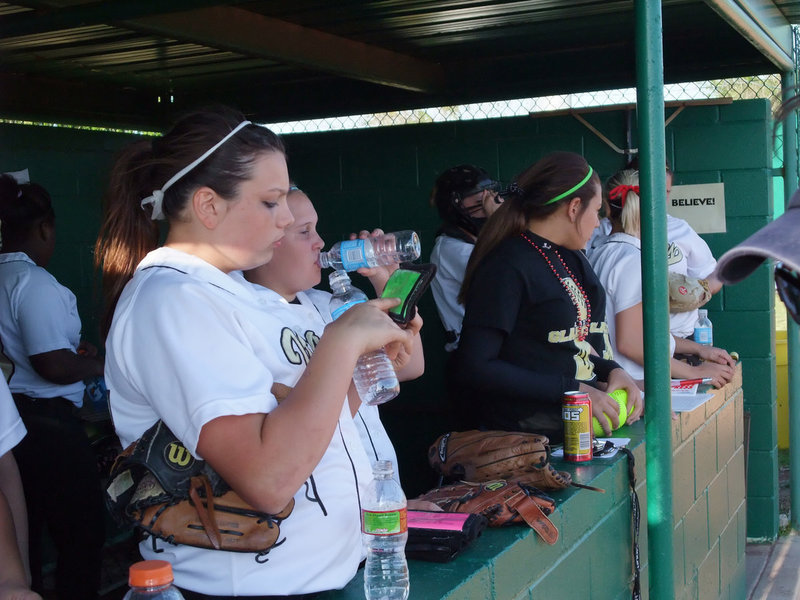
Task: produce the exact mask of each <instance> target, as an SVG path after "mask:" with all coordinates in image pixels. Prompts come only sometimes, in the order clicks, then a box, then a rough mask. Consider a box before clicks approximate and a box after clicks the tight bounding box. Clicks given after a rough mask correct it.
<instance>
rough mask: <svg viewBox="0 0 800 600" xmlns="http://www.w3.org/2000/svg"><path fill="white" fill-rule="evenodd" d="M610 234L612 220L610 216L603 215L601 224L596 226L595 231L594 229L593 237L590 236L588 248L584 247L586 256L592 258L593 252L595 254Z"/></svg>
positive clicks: (587, 243)
mask: <svg viewBox="0 0 800 600" xmlns="http://www.w3.org/2000/svg"><path fill="white" fill-rule="evenodd" d="M610 235H611V221H610V220H609V218H608V217H603V218H602V219H600V225H598V226H597V227H595V228H594V231H592V237H590V238H589V241H588V242H586V248H584V251H585V252H586V258H588V259H589V260H591V258H592V254H594V253H595V252H596V251H597V249H598V248H600V246H602V245H603V244H604V243H605V241H606V240H607V239H608V236H610Z"/></svg>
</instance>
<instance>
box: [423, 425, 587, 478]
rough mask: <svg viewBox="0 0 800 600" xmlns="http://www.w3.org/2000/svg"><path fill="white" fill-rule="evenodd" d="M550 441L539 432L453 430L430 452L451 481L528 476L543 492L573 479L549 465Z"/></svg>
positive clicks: (431, 460) (431, 459)
mask: <svg viewBox="0 0 800 600" xmlns="http://www.w3.org/2000/svg"><path fill="white" fill-rule="evenodd" d="M549 443H550V440H548V439H547V438H546V437H545V436H543V435H539V434H536V433H523V432H509V431H477V430H470V431H451V432H450V433H446V434H444V435H442V436H440V437H439V438H438V439H437V440H436V441H435V442H434V443H433V445H431V447H430V448H429V449H428V462H429V463H430V465H431V467H433V469H434V470H435V471H436V472H438V473H439V474H441V475H443V476H444V477H447V478H448V479H451V480H467V481H489V480H493V479H508V478H516V477H520V478H521V477H524V479H525V481H526V482H527V483H528V484H529V485H531V486H534V487H537V488H540V489H543V490H561V489H564V488H566V487H569V486H570V485H571V483H572V477H571V476H570V474H569V473H566V472H564V471H556V470H555V469H554V468H553V466H552V465H551V464H550V462H549V455H550V453H549V446H548V444H549Z"/></svg>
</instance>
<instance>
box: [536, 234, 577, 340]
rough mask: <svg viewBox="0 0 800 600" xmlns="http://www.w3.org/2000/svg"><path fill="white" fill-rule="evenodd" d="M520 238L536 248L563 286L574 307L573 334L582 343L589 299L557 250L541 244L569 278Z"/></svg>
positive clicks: (546, 257) (537, 246) (539, 249)
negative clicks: (551, 253)
mask: <svg viewBox="0 0 800 600" xmlns="http://www.w3.org/2000/svg"><path fill="white" fill-rule="evenodd" d="M522 237H523V239H524V240H525V241H526V242H528V243H529V244H530V245H531V246H533V247H534V248H536V250H537V251H538V252H539V254H541V255H542V258H543V259H544V260H545V262H546V263H547V266H548V267H550V270H551V271H552V272H553V275H555V277H556V279H558V280H559V281H560V282H561V285H562V286H564V289H565V290H566V292H567V295H568V296H569V299H570V300H571V301H572V304H573V305H574V306H575V334H576V336H577V337H578V340H580V341H581V342H582V341H583V340H585V339H586V336H587V335H589V325H590V324H591V322H592V305H591V303H590V302H589V297H588V296H587V295H586V292H585V291H583V286H582V285H581V284H580V282H579V281H578V278H577V277H575V276H574V275H573V274H572V271H571V270H570V268H569V267H568V266H567V263H565V262H564V259H563V258H561V254H560V253H559V252H558V250H556V249H555V248H553V247H552V246H551V245H550V244H548V243H547V242H545V243H544V244H543V246H544V247H545V248H546V249H547V250H552V251H553V254H555V255H556V258H558V261H559V262H560V263H561V266H562V267H563V268H564V270H565V271H566V272H567V275H569V277H561V275H559V274H558V270H557V269H556V267H555V265H554V264H553V263H552V262H551V261H550V258H549V257H548V256H547V254H545V251H544V250H543V249H542V248H540V247H539V245H538V244H537V243H536V242H534V241H533V240H532V239H531V238H529V237H528V236H527V235H526V234H525V233H523V234H522ZM570 281H571V282H572V283H573V285H570V283H569V282H570ZM576 289H577V291H576ZM578 292H580V295H581V296H582V298H583V302H581V298H579V297H578ZM584 313H585V314H584Z"/></svg>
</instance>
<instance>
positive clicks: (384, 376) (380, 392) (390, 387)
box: [328, 271, 400, 406]
mask: <svg viewBox="0 0 800 600" xmlns="http://www.w3.org/2000/svg"><path fill="white" fill-rule="evenodd" d="M328 281H329V283H330V286H331V291H332V292H333V296H331V303H330V309H331V316H332V317H333V318H334V319H336V318H338V317H339V316H340V315H341V314H342V313H344V311H346V310H347V309H348V308H350V307H351V306H353V305H354V304H358V303H359V302H366V301H367V295H366V294H365V293H364V292H362V291H361V290H360V289H358V288H357V287H355V286H354V285H353V284H352V283H351V282H350V277H349V276H348V275H347V273H345V272H344V271H334V272H333V273H331V274H330V275H329V276H328ZM353 383H355V386H356V390H357V391H358V395H359V396H361V401H362V402H364V403H365V404H369V405H372V406H374V405H376V404H383V403H384V402H388V401H389V400H391V399H392V398H394V397H395V396H397V394H399V393H400V382H399V381H398V380H397V375H396V374H395V372H394V365H393V364H392V361H391V360H389V357H388V356H387V355H386V351H385V350H384V349H383V348H381V349H378V350H373V351H372V352H367V353H366V354H363V355H361V357H359V359H358V362H357V363H356V369H355V371H354V373H353Z"/></svg>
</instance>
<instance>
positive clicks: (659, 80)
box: [634, 0, 675, 600]
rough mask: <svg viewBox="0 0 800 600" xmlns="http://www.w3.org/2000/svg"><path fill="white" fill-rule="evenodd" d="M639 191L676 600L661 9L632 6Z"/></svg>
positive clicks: (653, 477)
mask: <svg viewBox="0 0 800 600" xmlns="http://www.w3.org/2000/svg"><path fill="white" fill-rule="evenodd" d="M634 4H635V16H636V32H635V39H636V81H637V84H636V100H637V104H638V111H639V112H638V122H639V166H640V171H639V186H640V187H641V189H642V195H641V197H642V199H643V200H645V201H644V202H643V203H642V206H641V217H642V224H641V232H642V307H643V313H644V357H645V363H644V372H645V431H646V443H647V535H648V561H647V562H648V565H649V579H650V584H649V589H650V598H651V599H652V600H674V598H675V594H674V583H673V562H674V561H673V552H672V548H673V537H672V536H673V528H672V406H671V395H670V385H669V379H670V375H669V360H668V354H669V352H668V350H667V349H668V348H669V309H668V305H667V298H668V297H669V293H668V288H667V256H666V253H665V251H664V249H665V248H666V247H667V225H666V223H667V198H666V189H667V183H666V168H665V167H666V163H667V159H666V152H665V149H664V147H665V141H664V52H663V41H662V19H661V3H660V2H653V1H652V0H635V3H634Z"/></svg>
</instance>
